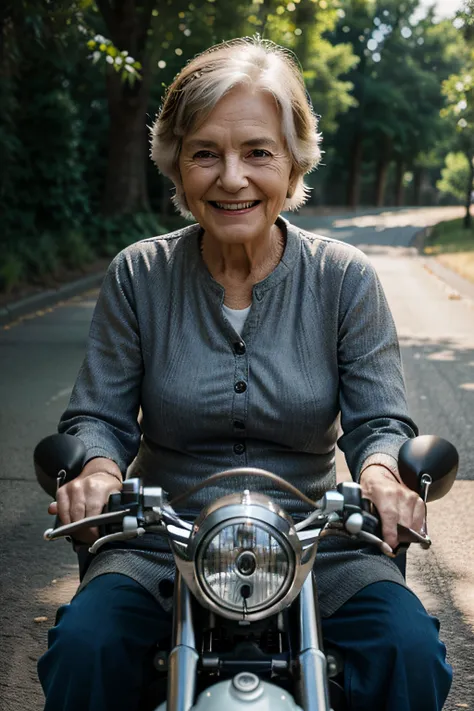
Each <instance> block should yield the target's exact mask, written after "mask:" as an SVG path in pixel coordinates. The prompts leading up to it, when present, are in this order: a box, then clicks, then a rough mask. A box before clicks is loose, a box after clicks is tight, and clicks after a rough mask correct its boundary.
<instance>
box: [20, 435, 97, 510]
mask: <svg viewBox="0 0 474 711" xmlns="http://www.w3.org/2000/svg"><path fill="white" fill-rule="evenodd" d="M85 457H86V447H85V445H84V443H83V442H82V440H80V439H79V438H78V437H74V436H73V435H68V434H53V435H49V437H45V438H44V439H42V440H41V442H39V443H38V444H37V445H36V447H35V451H34V454H33V460H34V465H35V473H36V478H37V480H38V483H39V484H40V486H41V487H42V488H43V490H44V491H45V492H46V493H47V494H49V495H50V496H52V497H53V498H54V497H55V496H56V489H57V479H58V475H59V472H60V471H64V472H65V475H64V476H63V478H62V481H61V483H62V484H66V483H67V482H68V481H71V480H72V479H75V478H76V477H77V476H79V474H80V473H81V471H82V469H83V466H84V460H85Z"/></svg>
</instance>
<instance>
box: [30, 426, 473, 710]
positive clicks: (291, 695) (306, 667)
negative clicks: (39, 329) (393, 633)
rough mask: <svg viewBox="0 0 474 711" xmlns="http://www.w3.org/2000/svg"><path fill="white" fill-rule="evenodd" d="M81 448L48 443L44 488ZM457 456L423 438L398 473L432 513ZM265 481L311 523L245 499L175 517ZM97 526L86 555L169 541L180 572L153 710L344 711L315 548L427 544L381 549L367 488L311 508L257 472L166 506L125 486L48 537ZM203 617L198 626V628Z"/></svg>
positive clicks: (52, 488)
mask: <svg viewBox="0 0 474 711" xmlns="http://www.w3.org/2000/svg"><path fill="white" fill-rule="evenodd" d="M84 457H85V448H84V445H83V444H82V442H81V441H80V440H79V439H78V438H76V437H73V436H71V435H64V434H63V435H51V436H50V437H47V438H45V439H44V440H42V441H41V442H40V443H39V444H38V446H37V447H36V449H35V454H34V461H35V470H36V475H37V478H38V481H39V483H40V484H41V486H42V487H43V489H44V490H45V491H46V492H47V493H48V494H50V495H51V496H53V497H55V494H56V491H57V488H58V487H59V486H62V485H64V484H65V483H67V482H68V481H71V480H72V479H74V478H75V477H76V476H78V474H79V473H80V472H81V470H82V467H83V461H84ZM458 462H459V458H458V453H457V451H456V449H455V447H454V446H453V445H452V444H450V443H449V442H447V441H446V440H444V439H441V438H439V437H434V436H431V435H424V436H420V437H416V438H414V439H411V440H408V441H407V442H405V443H404V444H403V446H402V447H401V449H400V452H399V457H398V466H399V472H400V475H401V477H402V479H403V481H404V482H405V484H406V485H407V486H409V487H410V488H411V489H413V490H414V491H417V492H418V493H419V495H420V496H421V498H422V499H423V501H424V502H425V504H426V503H427V502H428V501H432V500H435V499H439V498H441V497H442V496H444V495H445V494H447V493H448V491H449V490H450V489H451V487H452V485H453V483H454V480H455V477H456V473H457V468H458ZM242 476H245V477H246V478H247V481H248V478H249V477H253V478H254V479H256V480H257V479H264V480H265V481H266V483H267V485H268V484H269V483H270V484H271V485H272V486H273V487H277V488H279V489H281V490H283V491H286V492H288V493H291V494H292V495H293V496H297V497H298V498H299V499H300V500H302V501H303V502H304V503H305V504H306V505H307V506H308V507H309V508H310V512H309V513H308V514H306V515H300V516H298V517H296V516H290V515H289V514H288V513H287V512H286V511H285V510H284V509H283V508H282V507H281V506H280V505H279V504H278V503H277V502H276V501H275V500H273V499H272V498H270V497H269V496H267V495H264V494H262V493H258V491H250V490H249V489H243V490H242V491H240V492H234V493H230V494H228V495H226V496H223V497H221V498H219V499H218V500H216V501H213V502H212V503H210V504H208V505H207V506H206V507H205V508H204V509H203V510H202V511H201V512H200V513H199V515H198V516H197V518H194V520H189V516H186V514H185V513H183V512H181V513H180V512H179V510H180V508H181V507H183V506H184V504H185V503H186V501H187V500H188V499H189V497H190V496H191V495H192V494H194V493H196V492H197V491H198V490H200V489H202V488H205V487H206V486H209V485H213V484H215V483H216V482H217V481H219V480H221V479H223V478H226V479H229V478H231V477H235V478H236V480H238V477H242ZM95 526H98V527H99V533H100V537H99V538H98V540H96V541H95V542H94V543H93V544H92V545H91V546H90V548H89V555H92V556H93V555H95V554H96V553H97V552H98V551H99V550H101V549H103V547H104V546H107V545H108V544H111V543H117V542H120V541H128V540H132V539H134V538H136V537H139V536H144V535H146V534H147V533H154V534H157V533H158V534H161V535H163V536H164V537H165V539H166V540H167V541H168V543H169V547H170V548H171V551H172V553H173V556H174V559H175V563H176V578H175V584H174V598H173V632H172V639H171V642H170V646H169V648H168V649H166V650H162V649H158V650H157V653H156V656H155V667H156V670H157V678H158V677H159V676H160V675H161V677H162V678H163V677H166V679H167V693H166V701H164V702H161V703H159V702H158V700H157V699H155V700H153V705H152V707H153V708H154V709H156V711H191V709H192V711H218V710H220V709H222V708H224V705H225V708H227V709H228V711H241V710H242V711H243V709H248V708H249V704H250V705H251V706H252V711H263V710H264V709H265V710H266V709H268V708H270V707H272V708H273V709H274V710H275V711H301V709H302V710H303V711H344V709H346V708H347V707H346V703H345V700H344V693H343V687H342V685H341V678H342V675H343V671H344V669H343V668H344V660H343V659H341V658H340V656H339V655H338V654H337V653H336V651H335V650H330V649H326V650H325V649H324V646H323V640H322V637H321V631H320V615H319V608H318V597H317V590H316V582H315V577H314V575H313V574H312V570H313V566H314V562H315V557H316V554H317V548H318V543H319V541H321V540H322V539H323V538H325V537H327V536H344V537H346V538H348V539H350V540H356V541H359V542H360V543H361V544H369V545H373V546H375V547H376V548H378V549H379V550H380V551H382V553H384V554H385V555H388V556H390V557H395V556H396V555H397V554H400V553H401V552H403V551H406V549H407V547H408V546H409V545H410V544H411V543H417V544H419V545H421V547H422V548H424V549H427V548H429V547H430V545H431V540H430V538H429V536H428V532H427V528H426V517H425V526H424V528H423V529H422V532H421V533H418V532H416V531H413V530H411V529H405V528H403V527H401V526H399V539H400V540H401V541H402V543H401V544H400V545H399V547H398V549H397V550H395V551H393V550H392V549H391V548H390V547H389V546H388V545H387V544H386V543H385V542H384V541H383V540H382V538H381V526H380V520H379V517H378V515H377V511H376V510H375V508H374V506H373V504H372V503H371V502H370V501H369V500H368V499H364V498H363V496H362V492H361V487H360V486H359V485H358V484H356V483H353V482H343V483H340V484H339V485H338V486H337V489H336V490H334V491H327V492H326V493H325V494H324V496H323V497H322V498H321V499H320V500H319V501H316V502H315V501H312V500H311V499H309V498H308V497H307V496H306V495H305V494H304V493H302V492H300V491H299V490H298V489H296V488H295V487H294V486H293V485H292V484H291V483H289V482H287V481H286V480H284V479H282V478H280V477H278V476H276V475H275V474H272V473H271V472H267V471H264V470H261V469H253V468H239V469H233V470H229V471H224V472H219V473H217V474H213V475H211V476H209V477H208V478H207V479H206V480H204V481H203V482H200V483H199V484H197V485H196V486H194V487H193V488H191V489H190V490H188V491H187V492H185V493H182V494H179V495H178V496H176V497H174V498H172V499H171V500H169V499H168V496H167V494H166V492H164V491H163V489H162V488H160V487H158V486H151V487H150V486H143V484H142V482H141V480H140V479H139V478H133V479H126V480H125V481H124V483H123V489H122V491H121V492H120V493H117V494H112V495H111V496H110V498H109V501H108V504H107V506H106V507H105V509H104V511H103V513H102V514H100V515H98V516H93V517H89V518H85V519H82V520H80V521H76V522H74V523H71V524H68V525H61V523H60V521H58V520H56V525H55V526H54V527H53V528H50V529H48V530H47V531H45V533H44V538H45V540H47V541H54V540H57V539H59V538H64V537H66V538H67V539H68V540H70V541H71V540H73V541H74V536H75V535H77V534H78V533H79V532H80V531H81V529H84V528H88V527H95ZM198 617H199V621H200V623H199V626H198V625H196V623H195V620H196V619H197V618H198Z"/></svg>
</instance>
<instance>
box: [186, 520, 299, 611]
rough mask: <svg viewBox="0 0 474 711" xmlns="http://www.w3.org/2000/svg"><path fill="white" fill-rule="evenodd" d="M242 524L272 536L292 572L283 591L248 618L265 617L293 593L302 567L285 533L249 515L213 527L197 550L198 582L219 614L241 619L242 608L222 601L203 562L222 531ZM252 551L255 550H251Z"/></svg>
mask: <svg viewBox="0 0 474 711" xmlns="http://www.w3.org/2000/svg"><path fill="white" fill-rule="evenodd" d="M241 524H252V525H254V526H255V527H256V528H258V529H260V530H262V529H263V530H264V531H265V533H267V534H268V535H271V536H272V537H273V538H275V540H276V541H277V542H278V544H279V546H280V548H281V550H282V551H283V552H284V553H285V556H286V560H287V564H288V570H287V572H286V575H285V580H284V583H283V584H282V585H281V587H280V588H279V589H278V590H277V591H276V592H275V593H274V594H273V595H272V596H271V597H269V598H267V599H266V600H264V601H263V602H261V603H259V604H258V605H255V606H252V607H251V608H249V610H248V616H249V617H251V616H253V615H258V614H259V613H264V612H265V611H267V610H268V611H269V610H271V609H273V608H274V607H275V605H278V604H279V603H280V602H281V601H282V600H283V599H284V598H285V597H286V595H287V594H288V592H289V590H290V589H291V587H292V585H293V583H294V580H295V575H296V569H297V563H298V551H297V550H295V548H294V546H293V545H292V541H291V539H290V538H289V537H288V536H287V535H285V533H283V532H281V531H279V530H278V529H277V528H275V527H274V526H272V525H271V524H269V523H267V522H266V521H262V519H260V518H256V517H255V516H249V515H245V514H244V515H241V516H234V517H232V518H227V519H226V520H224V521H222V522H220V523H219V524H217V525H215V526H213V527H212V528H211V529H210V530H208V531H207V532H206V534H205V535H204V536H203V537H202V538H201V539H200V541H199V544H198V545H197V547H196V550H195V554H194V566H195V580H196V582H197V584H198V586H199V588H200V591H201V594H202V595H203V596H204V597H205V598H206V599H207V601H208V602H209V603H210V604H211V605H212V607H214V609H216V608H217V610H216V611H218V612H220V613H221V614H223V615H225V616H228V615H229V614H232V615H238V616H239V617H240V618H241V617H242V609H243V606H242V605H237V604H232V603H228V602H224V601H223V600H222V598H220V597H219V596H218V595H216V594H215V593H214V591H213V590H212V588H211V586H210V584H209V583H208V581H207V579H206V575H205V574H204V571H203V558H204V555H205V553H206V551H207V548H208V546H209V544H210V542H211V541H212V540H213V539H214V538H215V537H216V536H217V535H219V533H220V532H221V531H223V530H224V529H226V528H229V527H231V526H238V525H241ZM248 550H249V551H251V550H252V549H248ZM236 574H237V575H239V576H240V577H241V579H242V582H243V583H244V582H245V577H244V576H243V575H241V574H239V573H238V572H237V573H236Z"/></svg>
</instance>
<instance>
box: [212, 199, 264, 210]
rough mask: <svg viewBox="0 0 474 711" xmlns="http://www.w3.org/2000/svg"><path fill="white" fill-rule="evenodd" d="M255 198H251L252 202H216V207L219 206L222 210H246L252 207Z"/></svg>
mask: <svg viewBox="0 0 474 711" xmlns="http://www.w3.org/2000/svg"><path fill="white" fill-rule="evenodd" d="M255 202H256V201H255V200H252V202H233V203H225V202H216V205H217V207H221V208H222V209H223V210H246V209H247V208H249V207H252V206H253V205H254V204H255Z"/></svg>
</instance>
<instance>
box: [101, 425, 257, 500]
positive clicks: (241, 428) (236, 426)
mask: <svg viewBox="0 0 474 711" xmlns="http://www.w3.org/2000/svg"><path fill="white" fill-rule="evenodd" d="M234 427H235V429H236V430H244V429H245V422H242V420H234ZM112 496H113V494H112ZM109 501H110V497H109Z"/></svg>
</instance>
